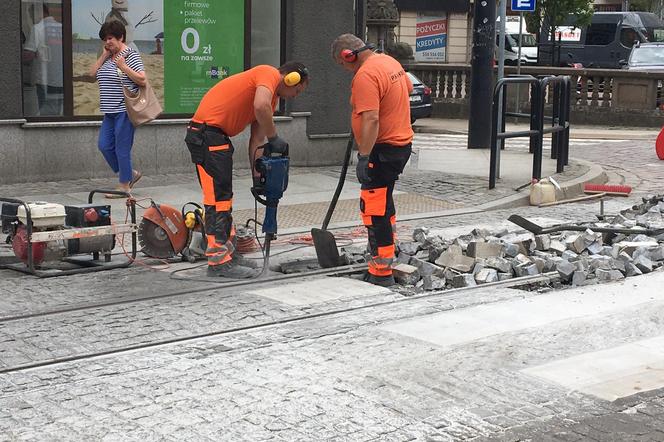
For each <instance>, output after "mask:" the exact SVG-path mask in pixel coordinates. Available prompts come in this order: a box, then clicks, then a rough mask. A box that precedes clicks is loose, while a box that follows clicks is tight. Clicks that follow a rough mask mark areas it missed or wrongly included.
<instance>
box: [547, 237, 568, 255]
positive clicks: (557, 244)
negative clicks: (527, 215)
mask: <svg viewBox="0 0 664 442" xmlns="http://www.w3.org/2000/svg"><path fill="white" fill-rule="evenodd" d="M549 250H552V251H554V252H556V253H557V254H558V255H562V254H563V252H565V250H567V247H565V244H563V243H562V241H558V240H557V239H553V240H551V243H550V244H549Z"/></svg>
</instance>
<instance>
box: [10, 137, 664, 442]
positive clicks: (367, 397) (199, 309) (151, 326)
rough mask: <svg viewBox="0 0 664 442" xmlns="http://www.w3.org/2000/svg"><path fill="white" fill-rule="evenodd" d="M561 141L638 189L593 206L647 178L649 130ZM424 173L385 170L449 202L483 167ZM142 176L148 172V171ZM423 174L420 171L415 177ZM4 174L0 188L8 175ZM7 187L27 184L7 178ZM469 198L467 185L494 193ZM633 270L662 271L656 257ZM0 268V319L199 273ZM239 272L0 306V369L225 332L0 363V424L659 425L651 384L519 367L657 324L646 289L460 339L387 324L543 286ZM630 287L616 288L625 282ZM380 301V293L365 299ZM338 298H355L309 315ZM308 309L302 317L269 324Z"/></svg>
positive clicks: (152, 427)
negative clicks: (579, 311)
mask: <svg viewBox="0 0 664 442" xmlns="http://www.w3.org/2000/svg"><path fill="white" fill-rule="evenodd" d="M458 140H459V138H458V137H455V136H452V137H448V136H445V135H441V136H435V137H428V138H427V139H426V140H425V139H424V138H421V139H420V141H421V143H420V145H421V148H436V146H437V145H438V143H446V147H447V148H449V147H450V146H451V145H452V144H453V142H457V143H459V141H458ZM425 141H427V143H430V144H428V146H425V144H426V143H425ZM461 145H462V144H459V146H461ZM460 148H461V147H460ZM508 148H510V147H508ZM513 148H515V149H519V148H520V149H523V148H525V147H524V146H515V147H513ZM572 155H573V156H575V157H577V158H580V159H584V160H586V161H591V162H595V163H596V164H600V165H602V166H603V167H605V168H606V169H607V170H609V171H610V175H611V178H612V182H613V183H625V184H630V185H632V186H635V187H636V190H635V192H634V193H633V195H632V196H630V197H629V198H624V199H622V198H614V199H609V200H607V202H606V211H607V212H617V211H618V210H619V209H622V208H625V207H627V206H629V205H630V204H632V203H634V202H637V201H638V200H639V198H640V196H641V195H642V194H644V193H648V192H659V193H662V192H661V190H659V189H661V184H660V183H661V178H664V172H663V171H662V168H661V166H660V165H659V164H658V163H657V160H656V157H654V149H653V148H652V146H650V145H649V144H648V143H644V142H638V143H634V142H630V141H614V142H611V143H604V144H601V145H600V144H597V143H588V144H585V145H584V146H583V151H582V152H581V151H573V152H572ZM653 157H654V158H653ZM604 163H610V164H612V165H609V164H604ZM321 170H323V169H321ZM324 170H327V171H328V172H327V173H330V174H333V173H334V171H333V170H332V169H330V168H326V169H324ZM577 172H578V171H577ZM243 173H244V172H242V171H240V172H239V174H240V175H242V174H243ZM295 173H299V171H298V170H295ZM425 175H426V174H425V173H424V172H416V173H414V174H413V175H411V174H410V173H408V174H406V176H405V177H404V179H403V180H401V182H400V184H399V185H400V186H403V187H402V190H408V191H418V192H430V193H427V194H428V195H430V196H438V197H443V198H449V199H452V200H454V199H455V198H459V199H460V198H464V195H465V197H466V198H468V197H472V196H473V195H475V194H476V193H479V191H480V189H481V188H483V186H484V188H485V186H486V182H485V181H484V182H482V180H481V179H478V180H477V181H473V180H469V181H464V182H463V183H460V182H459V181H458V179H459V177H458V176H454V175H450V176H447V175H445V174H440V173H437V174H436V175H435V176H433V175H432V176H430V177H427V176H425ZM163 178H165V177H163ZM351 178H352V177H349V179H351ZM428 178H431V179H432V180H431V181H428ZM144 179H145V180H147V181H146V183H148V184H149V185H150V182H149V180H155V181H154V183H153V184H151V185H157V184H158V183H159V182H160V181H159V180H160V179H162V178H160V177H145V178H144ZM174 179H182V180H183V182H188V181H190V179H191V177H190V176H189V175H182V177H181V178H178V177H177V176H176V177H173V176H169V177H168V181H169V182H173V180H174ZM436 180H440V181H436ZM423 181H427V182H429V183H430V185H429V187H426V186H425V187H418V186H422V182H423ZM60 185H62V186H63V188H64V186H66V185H69V183H64V184H60V183H54V184H53V187H52V188H53V191H54V192H58V190H57V186H60ZM85 185H86V186H89V181H88V180H86V181H85ZM474 185H476V186H477V187H476V188H475V189H474V190H473V187H472V186H474ZM8 187H10V186H3V187H0V191H7V190H10V191H11V189H8ZM20 190H21V194H29V192H31V190H30V188H29V187H27V186H23V185H21V186H20ZM508 191H509V192H513V190H511V189H510V190H508ZM34 192H35V193H43V188H42V187H41V186H35V187H34ZM476 196H477V201H484V200H485V199H487V198H489V199H491V198H495V197H496V196H495V195H476ZM597 210H598V203H597V202H587V203H584V204H569V205H562V206H554V207H548V208H533V207H524V208H519V209H518V210H515V209H512V210H502V211H493V212H488V213H482V214H481V215H478V214H466V215H459V216H454V217H440V218H431V219H426V220H421V221H411V222H409V223H408V225H405V226H402V229H405V230H408V228H412V227H415V226H416V225H427V226H430V227H432V228H446V227H460V228H461V229H467V231H470V230H471V229H472V228H473V227H475V226H477V225H478V224H484V225H486V224H496V223H499V222H504V220H505V219H506V218H507V217H508V216H509V214H511V213H514V212H515V211H516V212H518V213H520V214H522V215H524V216H528V217H546V218H553V219H560V220H572V219H573V220H581V219H585V220H592V219H593V218H594V214H595V213H596V212H597ZM642 278H644V280H645V279H646V278H660V279H664V278H662V276H661V274H660V273H659V272H658V273H655V274H653V275H651V276H647V277H642ZM0 280H1V281H2V290H1V291H2V297H0V311H2V316H5V317H6V316H12V315H20V314H26V313H31V312H40V311H44V310H48V309H54V308H62V307H67V306H70V307H71V306H76V305H79V304H81V303H83V304H84V303H88V302H99V301H108V300H112V299H122V298H129V297H136V296H144V295H146V294H150V293H151V292H152V293H154V292H155V291H163V292H170V291H176V290H177V291H186V290H191V291H195V290H197V289H202V288H205V287H206V285H205V284H204V283H193V282H183V281H176V280H173V279H170V278H169V277H168V273H167V272H154V271H150V270H147V269H144V268H141V267H137V266H135V267H132V268H130V269H127V270H123V271H109V272H101V273H98V274H89V275H79V276H73V277H62V278H54V279H46V280H38V279H35V278H30V277H25V276H20V275H17V274H15V273H12V272H9V271H2V270H0ZM631 281H632V280H630V283H631ZM634 284H636V282H634ZM630 287H631V286H630ZM255 288H256V287H252V288H251V289H249V288H244V289H241V288H233V289H221V288H219V289H212V290H209V291H203V292H197V293H191V294H189V295H186V294H185V295H183V296H179V297H176V298H169V299H167V300H159V301H157V300H155V301H144V302H138V303H135V304H125V305H116V306H107V307H100V308H96V309H92V310H81V311H75V312H69V313H61V314H57V315H51V316H42V317H38V318H26V319H22V320H15V321H9V322H0V367H5V368H6V367H11V366H16V365H20V364H26V363H31V362H39V361H46V360H48V359H52V358H63V357H67V356H72V355H78V354H85V353H94V352H101V351H109V350H118V349H121V348H122V347H125V346H129V345H137V344H144V343H150V342H154V341H158V340H169V339H174V338H178V337H184V336H188V335H192V334H205V333H209V332H212V331H220V330H230V329H235V330H237V331H235V332H233V333H228V334H223V335H220V336H213V337H208V338H202V339H197V340H195V341H190V342H183V343H179V344H171V345H164V346H159V347H155V348H150V349H146V350H140V351H133V352H126V353H118V354H115V355H111V356H107V357H102V358H94V359H87V360H82V361H76V362H71V363H61V364H57V365H53V366H47V367H43V368H36V369H31V370H23V371H18V372H13V373H6V374H0V392H1V393H0V440H39V441H41V440H108V441H112V440H123V441H124V440H142V441H146V440H174V441H182V440H229V441H240V440H303V441H304V440H307V441H311V440H353V441H355V440H381V441H383V440H385V441H390V440H395V441H401V440H464V439H477V440H480V439H482V440H484V439H487V440H593V439H594V440H664V438H662V437H661V436H662V435H664V433H662V431H663V430H664V422H662V418H661V416H662V414H663V413H664V391H662V390H654V391H651V392H647V393H642V394H640V395H637V396H631V397H629V398H627V399H621V400H618V401H614V402H607V401H605V400H601V399H599V398H596V397H594V396H590V395H587V394H583V393H581V392H575V391H568V390H567V389H565V388H563V387H561V386H557V385H555V384H551V383H549V382H546V381H544V380H542V379H538V378H535V377H532V376H527V375H524V374H523V373H522V372H521V370H522V369H523V368H524V367H528V366H536V365H539V364H543V363H546V362H548V361H551V360H555V359H560V358H565V357H569V356H572V355H577V354H583V353H586V352H589V351H595V350H600V349H604V348H611V347H615V346H617V345H620V344H623V343H627V342H631V341H635V340H639V339H644V338H648V337H655V336H659V335H662V334H664V323H662V321H661V319H660V318H661V316H662V313H664V299H662V298H657V299H653V300H652V301H651V302H648V303H646V304H643V305H634V306H631V307H628V308H625V309H622V310H619V311H611V312H608V313H606V314H603V315H596V316H589V317H583V318H575V319H567V320H562V321H557V322H553V323H547V324H545V325H544V326H541V327H534V328H522V329H515V330H511V331H509V332H506V333H501V334H496V335H491V336H485V337H483V338H481V339H475V340H470V341H468V342H465V343H463V344H459V345H436V344H432V343H430V342H427V341H422V340H418V339H414V338H408V337H405V336H402V335H399V334H395V333H393V332H390V331H387V330H386V329H385V326H389V325H391V324H395V323H398V322H400V321H404V320H408V319H413V318H420V319H425V318H429V317H432V316H434V315H437V314H444V313H445V312H453V311H463V310H464V309H472V308H477V307H480V306H490V305H496V304H500V303H504V302H523V303H527V302H528V301H529V300H532V299H538V298H541V297H546V296H550V295H551V292H549V293H548V294H547V293H544V294H542V293H538V292H525V291H520V290H513V289H482V290H475V291H460V292H450V293H446V294H443V295H436V296H429V297H424V298H404V297H403V296H402V295H400V294H398V293H392V294H390V295H387V296H386V295H372V296H366V295H362V294H359V293H349V294H348V295H347V296H343V297H341V298H339V299H335V300H332V301H329V302H325V303H320V304H313V305H299V306H294V305H288V304H285V303H281V302H278V301H275V300H270V299H268V298H265V297H262V296H258V295H256V294H255V293H253V292H252V291H253V290H254V289H255ZM630 290H638V288H630ZM630 290H623V291H625V292H626V293H625V294H624V295H625V296H629V292H630ZM618 291H620V289H618ZM567 292H570V293H572V292H573V291H571V290H570V291H567ZM384 301H395V303H394V304H390V305H383V306H380V307H369V305H370V304H372V303H376V302H384ZM348 307H364V308H360V309H358V310H355V311H348V312H345V313H343V314H334V315H329V316H326V315H325V314H326V313H329V312H331V311H334V310H338V309H340V308H348ZM310 315H318V316H316V317H315V318H311V319H302V320H301V321H296V322H289V323H279V322H280V321H283V320H285V319H288V318H293V317H302V318H304V317H306V316H310ZM265 324H273V325H265ZM252 327H255V328H252Z"/></svg>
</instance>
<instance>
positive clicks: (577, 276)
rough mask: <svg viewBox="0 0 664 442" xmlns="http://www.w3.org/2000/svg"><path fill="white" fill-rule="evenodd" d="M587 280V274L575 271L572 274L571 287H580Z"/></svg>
mask: <svg viewBox="0 0 664 442" xmlns="http://www.w3.org/2000/svg"><path fill="white" fill-rule="evenodd" d="M586 279H588V273H587V272H584V271H581V270H577V271H576V272H574V273H573V274H572V285H582V284H583V283H584V282H586Z"/></svg>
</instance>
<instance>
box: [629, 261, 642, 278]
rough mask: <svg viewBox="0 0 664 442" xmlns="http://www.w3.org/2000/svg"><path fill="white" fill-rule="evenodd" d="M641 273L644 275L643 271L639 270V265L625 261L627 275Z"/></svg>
mask: <svg viewBox="0 0 664 442" xmlns="http://www.w3.org/2000/svg"><path fill="white" fill-rule="evenodd" d="M639 275H643V272H642V271H641V270H639V268H638V267H637V266H635V265H634V264H633V263H631V262H626V263H625V276H639Z"/></svg>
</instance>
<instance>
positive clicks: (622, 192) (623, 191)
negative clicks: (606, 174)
mask: <svg viewBox="0 0 664 442" xmlns="http://www.w3.org/2000/svg"><path fill="white" fill-rule="evenodd" d="M583 192H584V193H589V194H593V193H606V194H607V195H614V196H629V194H630V193H631V192H632V187H631V186H623V185H615V184H592V183H585V184H584V185H583Z"/></svg>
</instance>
